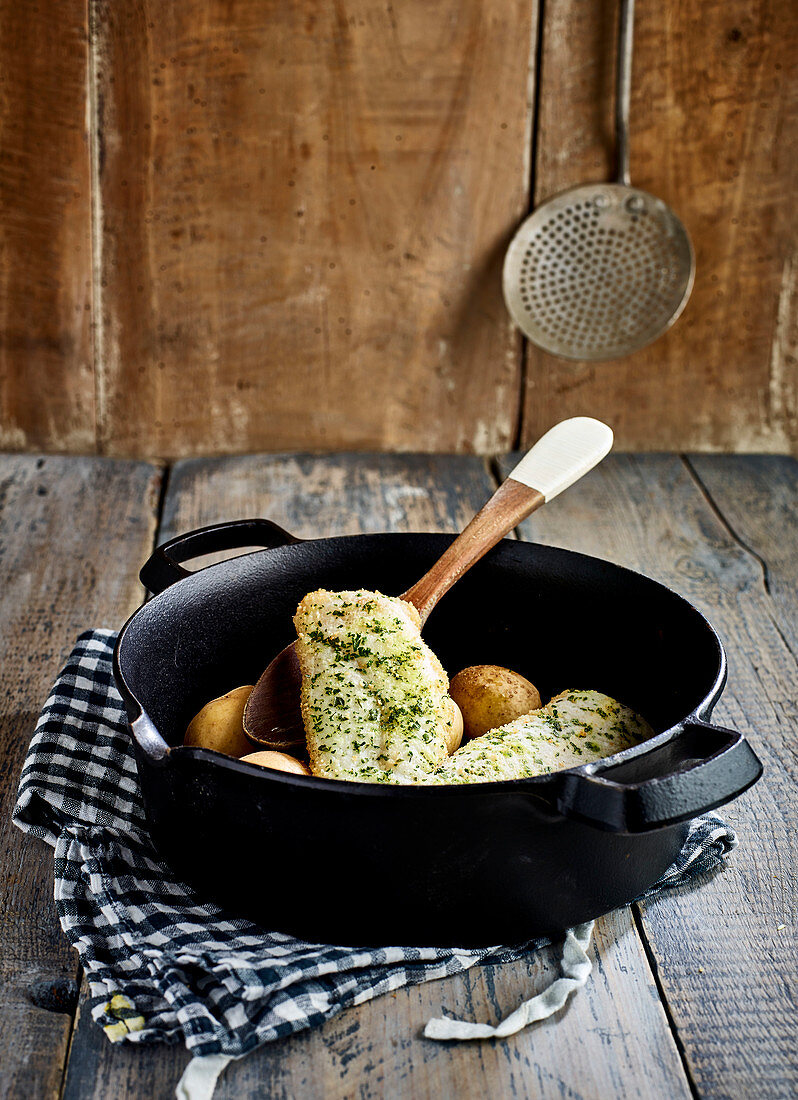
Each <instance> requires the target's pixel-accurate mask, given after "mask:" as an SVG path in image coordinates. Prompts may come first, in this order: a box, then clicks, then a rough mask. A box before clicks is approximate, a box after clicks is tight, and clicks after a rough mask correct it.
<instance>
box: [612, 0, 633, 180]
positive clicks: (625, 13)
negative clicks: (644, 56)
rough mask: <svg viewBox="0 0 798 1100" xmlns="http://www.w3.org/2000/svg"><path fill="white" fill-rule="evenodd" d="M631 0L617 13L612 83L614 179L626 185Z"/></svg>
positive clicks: (629, 93) (628, 176) (622, 4)
mask: <svg viewBox="0 0 798 1100" xmlns="http://www.w3.org/2000/svg"><path fill="white" fill-rule="evenodd" d="M634 24H635V0H621V7H620V11H619V13H618V68H617V72H616V83H615V144H616V155H617V158H618V166H617V170H616V175H615V179H616V182H617V183H621V184H623V185H624V187H629V186H630V184H631V182H632V179H631V176H630V175H629V103H630V101H631V98H632V40H633V36H634Z"/></svg>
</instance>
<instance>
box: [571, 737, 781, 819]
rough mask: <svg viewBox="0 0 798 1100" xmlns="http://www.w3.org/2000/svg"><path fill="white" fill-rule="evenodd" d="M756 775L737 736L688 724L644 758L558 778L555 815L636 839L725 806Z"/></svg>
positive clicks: (749, 752)
mask: <svg viewBox="0 0 798 1100" xmlns="http://www.w3.org/2000/svg"><path fill="white" fill-rule="evenodd" d="M761 774H762V765H761V763H760V762H759V759H758V757H757V756H756V754H755V753H754V751H753V749H752V748H751V746H750V745H749V744H748V742H747V741H746V740H745V738H744V737H742V736H741V735H740V734H739V733H737V732H735V731H734V730H728V729H724V728H723V727H722V726H713V725H710V724H709V723H708V722H702V721H700V720H698V719H693V720H690V721H688V722H686V723H685V724H684V727H683V728H682V730H681V731H680V732H679V733H677V734H676V735H675V736H674V737H673V738H671V740H670V741H668V742H666V743H665V744H664V745H660V746H659V747H658V748H656V749H652V750H651V752H648V753H643V754H641V755H640V756H637V757H634V758H633V759H631V760H627V761H624V762H623V763H619V764H609V765H607V764H603V763H602V762H598V763H596V764H589V765H587V767H586V768H585V770H584V771H583V772H575V773H572V774H569V775H564V776H563V784H562V787H561V789H560V793H559V797H558V800H557V809H558V810H559V811H560V813H562V814H563V816H564V817H572V818H576V819H578V820H579V821H584V822H586V823H587V824H589V825H594V826H596V828H599V829H604V830H607V831H610V832H616V833H640V832H645V831H647V830H650V829H658V828H661V827H663V826H666V825H675V824H677V823H678V822H680V821H687V820H688V819H689V818H691V817H696V816H697V815H698V814H702V813H706V812H707V811H708V810H712V809H714V808H715V807H716V806H720V805H721V804H722V803H724V802H729V801H730V800H731V799H732V798H736V797H737V795H738V794H742V793H743V791H745V790H747V789H748V788H749V787H750V786H751V785H752V784H753V783H756V781H757V779H759V777H760V775H761Z"/></svg>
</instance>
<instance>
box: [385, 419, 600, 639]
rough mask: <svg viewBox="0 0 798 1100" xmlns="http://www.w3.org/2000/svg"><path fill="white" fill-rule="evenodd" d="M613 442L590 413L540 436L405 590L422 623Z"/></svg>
mask: <svg viewBox="0 0 798 1100" xmlns="http://www.w3.org/2000/svg"><path fill="white" fill-rule="evenodd" d="M611 447H612V430H611V429H610V428H609V427H607V425H606V424H602V422H601V421H600V420H594V419H593V418H592V417H589V416H576V417H573V418H572V419H571V420H563V421H562V422H561V423H559V424H557V425H555V427H553V428H551V429H550V430H549V431H548V432H546V434H545V435H544V436H541V438H540V439H539V440H538V441H537V443H536V444H535V445H534V447H532V448H531V449H530V450H529V451H527V453H526V454H525V455H524V457H523V458H522V459H521V461H520V462H519V463H518V465H517V466H516V467H515V468H514V469H513V470H511V472H510V475H509V477H507V479H506V480H505V481H503V482H502V484H501V485H500V486H499V488H498V489H497V490H496V492H495V493H494V494H493V496H492V497H491V498H490V500H489V501H488V503H487V504H486V505H485V506H484V508H482V509H481V510H480V511H479V512H477V514H476V515H475V516H474V518H473V519H472V520H471V522H470V523H469V524H468V526H467V527H466V528H465V530H464V531H463V532H462V534H460V535H458V537H457V538H456V539H455V540H454V542H453V543H452V545H451V546H450V547H449V549H448V550H447V551H446V553H445V554H444V555H443V557H441V558H439V559H438V561H437V562H436V563H435V564H434V565H433V567H432V568H431V569H430V570H429V572H428V573H425V574H424V576H423V577H422V578H421V580H419V581H417V582H416V583H415V584H414V585H413V587H412V588H409V589H408V590H407V592H405V593H403V595H402V599H403V600H407V602H408V603H412V604H413V606H414V607H415V608H416V609H417V610H418V612H419V614H420V616H421V622H422V625H423V624H424V623H425V622H426V621H427V619H428V617H429V615H430V612H431V611H432V609H433V608H434V607H435V605H436V604H437V602H438V600H439V599H440V598H441V596H443V595H444V594H445V593H446V592H448V591H449V589H450V588H451V587H452V585H453V584H454V583H455V581H457V580H459V579H460V577H462V575H463V574H464V573H465V572H466V571H467V570H468V569H470V568H471V566H472V565H474V563H475V562H478V561H479V559H480V558H481V557H483V556H484V555H485V554H487V552H488V550H490V549H491V548H492V547H494V546H495V545H496V543H497V542H498V541H499V540H500V539H502V538H504V536H505V535H507V534H509V532H510V531H512V529H513V528H514V527H516V526H517V525H518V524H519V523H520V522H521V520H523V519H526V517H527V516H528V515H530V513H532V512H534V511H535V509H536V508H540V506H541V505H542V504H545V503H546V501H549V500H553V499H554V497H556V496H557V495H558V494H559V493H561V492H562V491H563V489H567V488H568V486H569V485H573V483H574V482H575V481H578V480H579V478H580V477H583V476H584V475H585V474H586V473H587V472H588V471H589V470H592V469H593V467H594V466H595V465H596V464H597V463H598V462H600V461H601V460H602V458H604V456H605V455H606V454H607V453H608V451H609V450H610V448H611Z"/></svg>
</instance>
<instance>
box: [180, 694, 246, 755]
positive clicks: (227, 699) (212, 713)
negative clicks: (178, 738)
mask: <svg viewBox="0 0 798 1100" xmlns="http://www.w3.org/2000/svg"><path fill="white" fill-rule="evenodd" d="M253 686H254V685H252V684H244V685H243V686H242V687H237V688H233V690H232V691H228V692H227V694H226V695H220V696H219V698H218V699H211V701H210V702H209V703H206V704H205V706H204V707H203V708H202V710H201V711H200V712H199V714H197V715H195V717H194V718H192V720H191V722H190V723H189V727H188V729H187V730H186V736H185V737H184V738H183V744H184V745H192V746H194V747H196V748H202V749H215V750H216V752H223V753H224V754H225V756H236V757H239V756H245V755H246V754H247V753H250V752H252V742H251V741H250V740H249V738H248V737H247V735H246V734H245V733H244V707H245V706H246V703H247V699H249V696H250V694H251V692H252V688H253Z"/></svg>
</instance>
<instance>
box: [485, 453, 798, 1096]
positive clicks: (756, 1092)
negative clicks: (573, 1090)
mask: <svg viewBox="0 0 798 1100" xmlns="http://www.w3.org/2000/svg"><path fill="white" fill-rule="evenodd" d="M511 461H512V460H511V459H509V460H507V462H506V466H507V469H509V468H510V464H511ZM749 464H750V460H748V459H737V458H732V457H727V458H726V459H725V460H724V466H725V478H726V481H727V486H728V487H730V491H731V494H732V495H733V496H739V497H741V498H742V497H743V496H744V495H748V496H750V472H749V473H746V470H747V469H748V467H749ZM503 465H505V464H503ZM769 465H771V463H770V462H769V460H767V459H766V460H763V461H762V474H761V477H762V481H761V485H760V488H763V487H764V484H765V481H766V479H767V473H766V471H767V469H768V466H769ZM772 465H773V468H774V475H773V476H774V479H775V471H777V470H778V468H779V464H778V463H773V464H772ZM738 466H739V468H741V470H742V471H743V473H742V475H741V478H740V484H741V487H740V490H739V492H738V491H737V490H736V489H735V488H734V486H735V485H736V482H737V477H736V470H737V468H738ZM746 481H747V482H748V486H749V488H748V490H746V489H745V488H744V487H745V485H746ZM776 495H777V496H778V494H776ZM775 507H776V511H777V510H778V506H775ZM715 508H720V510H721V513H722V511H723V504H722V502H721V500H717V501H715V502H714V508H713V507H711V506H710V504H709V503H708V502H707V499H706V497H705V495H704V493H703V492H702V490H701V488H700V486H699V485H698V484H697V483H696V481H695V480H694V478H693V477H692V475H691V472H690V470H689V468H688V467H687V466H686V465H685V463H684V462H683V461H682V460H681V459H679V458H677V457H673V456H648V457H646V456H641V457H633V456H613V457H610V458H608V459H606V460H605V461H604V463H603V464H602V465H601V466H600V467H599V468H597V469H596V470H595V471H593V472H592V473H591V474H590V475H588V477H586V478H585V479H584V480H583V481H582V482H580V483H579V484H578V485H576V486H574V487H573V488H572V489H570V490H569V491H568V493H567V494H564V496H563V497H562V498H560V499H558V500H557V501H555V502H554V503H553V504H552V505H551V506H549V507H547V508H544V509H542V510H541V511H540V512H538V513H536V514H535V515H534V516H533V517H531V518H530V519H529V520H527V521H526V522H525V523H524V524H523V525H522V530H523V533H524V536H525V537H528V538H534V539H537V540H539V541H541V542H547V543H553V544H556V545H560V546H566V547H568V548H570V549H575V550H580V551H582V552H586V553H591V554H595V555H597V556H600V557H604V558H607V559H609V560H612V561H616V562H619V563H620V564H622V565H627V566H630V567H631V568H634V569H639V570H641V571H642V572H644V573H647V574H648V575H650V576H653V577H654V578H656V579H657V580H660V581H663V582H664V583H665V584H667V585H669V586H670V587H672V588H674V589H675V590H676V591H678V592H680V593H681V594H682V595H684V596H686V597H687V598H688V599H689V600H690V601H691V602H692V603H694V604H695V605H696V606H697V607H698V608H699V609H700V610H702V611H703V612H704V613H705V614H706V615H707V616H708V618H709V619H710V621H711V622H712V623H713V624H714V625H715V627H716V628H717V629H718V631H719V633H720V635H721V637H722V639H723V641H724V643H725V645H726V648H727V652H728V657H729V678H728V686H727V687H726V690H725V692H724V694H723V696H722V698H721V701H720V703H719V704H718V706H717V708H716V710H715V713H714V715H713V718H714V720H716V721H718V722H719V723H721V724H725V725H727V726H730V727H732V728H734V729H738V730H740V732H741V733H743V734H745V736H746V737H748V738H749V740H750V741H751V744H752V745H753V747H754V748H755V750H756V752H757V753H758V755H759V756H760V758H761V759H762V761H763V763H764V765H765V774H764V777H763V778H762V779H761V780H760V781H759V783H757V784H756V786H755V787H753V788H752V789H751V790H750V791H748V792H747V793H746V794H745V795H743V796H742V797H741V798H740V799H738V800H737V801H735V802H733V803H731V804H730V805H728V806H726V807H724V808H723V809H722V811H721V812H722V814H723V815H724V817H725V818H726V819H727V820H728V821H729V822H730V823H731V824H732V825H733V827H734V828H735V829H736V830H737V831H738V833H739V837H740V848H739V849H738V851H737V852H736V853H735V854H734V856H733V857H732V859H731V861H730V864H729V867H728V869H727V870H726V871H725V872H724V873H722V874H718V875H716V876H715V877H714V878H712V879H711V880H709V881H706V882H704V883H703V885H702V887H701V889H689V890H679V891H678V892H674V893H668V894H666V895H663V896H661V897H659V898H657V899H655V900H653V901H651V902H648V903H646V904H645V905H644V906H643V907H642V917H641V919H642V927H643V929H644V931H645V935H646V938H647V940H648V945H649V948H650V950H651V952H652V954H653V957H654V959H655V961H656V964H657V971H658V975H659V981H660V983H661V986H662V988H663V990H664V992H665V996H666V999H667V1003H668V1007H669V1011H670V1013H671V1016H672V1018H673V1020H674V1021H675V1024H676V1027H677V1029H678V1034H679V1037H680V1041H681V1043H682V1044H683V1046H684V1048H685V1052H686V1057H687V1064H688V1068H689V1070H690V1073H691V1075H692V1079H693V1081H694V1083H695V1085H696V1087H697V1090H698V1094H699V1095H700V1096H702V1097H705V1098H715V1097H717V1098H721V1097H742V1096H757V1097H772V1098H774V1100H777V1098H778V1100H782V1098H783V1097H785V1096H789V1095H792V1094H793V1092H794V1089H795V1084H796V1080H798V1077H797V1076H796V1074H797V1071H798V1067H797V1066H796V1061H795V1051H796V1049H798V1043H797V1042H796V1040H797V1039H798V1035H797V1034H796V1032H797V1031H798V1029H797V1028H796V1019H797V1018H798V1017H797V1016H796V993H795V976H796V974H798V938H797V937H796V927H797V926H798V875H797V874H796V865H795V845H794V832H795V822H794V817H795V810H794V807H795V801H796V778H797V777H798V769H797V768H796V756H795V720H796V701H795V682H796V657H795V654H794V653H793V652H791V651H790V649H789V647H788V645H787V644H785V640H784V636H783V634H782V631H781V629H780V625H779V621H778V609H777V607H776V606H774V600H773V597H772V596H771V595H770V594H769V593H768V592H767V590H766V589H765V586H764V583H763V572H762V568H761V564H760V562H759V561H758V560H757V559H756V558H755V557H754V555H753V554H752V553H751V552H750V551H748V550H747V549H746V548H744V547H743V546H742V545H741V544H740V543H739V542H738V541H737V540H736V539H735V538H734V537H732V536H731V535H730V533H729V525H728V524H727V523H726V522H725V521H723V520H721V519H719V518H718V515H717V513H716V511H715V510H714V509H715ZM763 511H765V512H767V506H766V507H765V508H764V509H763ZM732 524H733V521H732ZM762 529H766V525H764V524H763V525H760V530H762ZM754 549H755V550H756V551H757V552H758V553H763V554H766V553H767V551H768V541H767V540H765V539H762V540H760V542H759V545H758V547H757V546H755V547H754ZM765 560H767V559H765ZM780 560H781V565H780V569H781V570H782V571H783V572H782V575H783V576H784V583H785V585H789V584H792V585H793V586H794V585H795V583H796V581H797V580H798V577H797V576H796V572H797V571H798V565H797V563H796V560H795V559H794V558H793V560H792V562H791V563H789V561H788V560H787V559H785V558H781V557H780ZM780 926H781V927H780Z"/></svg>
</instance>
